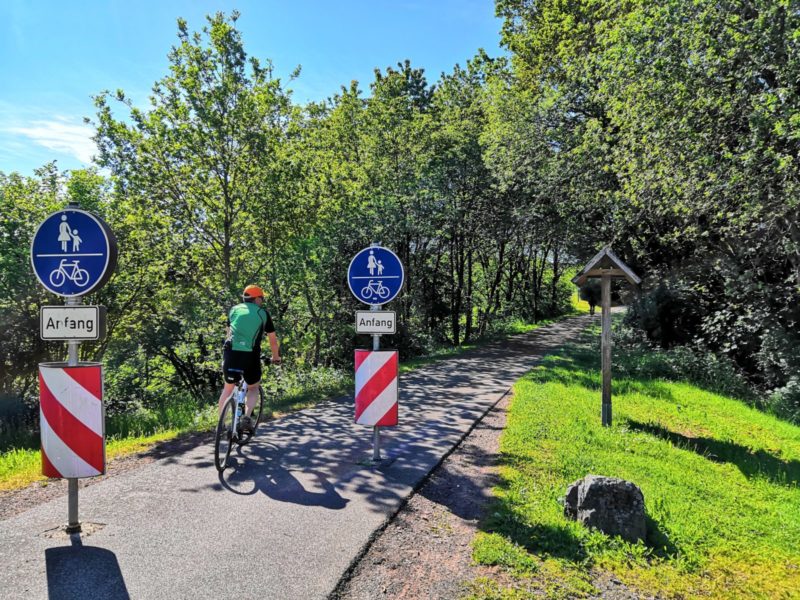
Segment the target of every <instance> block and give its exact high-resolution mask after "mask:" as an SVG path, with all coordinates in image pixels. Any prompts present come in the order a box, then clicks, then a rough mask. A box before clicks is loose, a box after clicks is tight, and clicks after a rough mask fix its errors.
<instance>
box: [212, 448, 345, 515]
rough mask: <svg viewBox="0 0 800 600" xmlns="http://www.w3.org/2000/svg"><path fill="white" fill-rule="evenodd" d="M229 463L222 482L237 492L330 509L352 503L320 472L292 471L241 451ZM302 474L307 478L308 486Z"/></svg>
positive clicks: (220, 477)
mask: <svg viewBox="0 0 800 600" xmlns="http://www.w3.org/2000/svg"><path fill="white" fill-rule="evenodd" d="M240 450H241V449H240ZM230 465H231V466H230V467H229V468H228V469H226V470H225V471H223V472H222V473H220V474H219V482H220V485H221V486H222V487H223V488H224V489H226V490H228V491H229V492H233V493H234V494H239V495H245V496H247V495H251V494H256V493H259V492H260V493H262V494H264V495H265V496H267V497H268V498H271V499H272V500H276V501H278V502H291V503H292V504H299V505H301V506H320V507H322V508H327V509H330V510H341V509H343V508H344V507H346V506H347V503H348V502H350V500H349V499H347V498H344V497H342V496H341V494H339V492H338V491H337V490H336V487H335V486H334V485H333V484H332V483H331V482H330V480H329V479H328V478H327V477H326V476H325V474H324V473H322V472H320V471H316V470H310V469H306V470H304V471H303V472H302V473H300V472H296V473H293V472H292V471H291V470H290V469H287V468H285V467H284V466H282V465H281V464H279V463H277V462H275V461H270V460H253V457H252V456H248V457H247V458H245V457H244V456H243V455H242V453H241V452H239V453H238V455H232V456H231V459H230ZM301 477H302V478H303V479H305V480H306V485H305V486H304V485H303V483H302V482H301V481H300V478H301ZM306 486H307V487H308V488H309V489H307V487H306Z"/></svg>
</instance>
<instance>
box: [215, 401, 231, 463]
mask: <svg viewBox="0 0 800 600" xmlns="http://www.w3.org/2000/svg"><path fill="white" fill-rule="evenodd" d="M235 406H236V398H235V393H234V394H231V397H230V398H228V400H227V401H226V402H225V406H224V407H222V414H220V416H219V422H218V423H217V431H216V435H215V436H214V465H215V466H216V467H217V471H219V472H220V473H222V471H224V470H225V467H227V466H228V458H229V457H230V455H231V448H232V447H233V440H234V431H233V419H234V417H235V416H236V413H235Z"/></svg>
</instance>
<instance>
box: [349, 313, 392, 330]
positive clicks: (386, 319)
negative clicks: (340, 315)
mask: <svg viewBox="0 0 800 600" xmlns="http://www.w3.org/2000/svg"><path fill="white" fill-rule="evenodd" d="M395 325H396V319H395V312H394V311H393V310H357V311H356V333H368V334H372V335H376V334H382V333H394V332H395Z"/></svg>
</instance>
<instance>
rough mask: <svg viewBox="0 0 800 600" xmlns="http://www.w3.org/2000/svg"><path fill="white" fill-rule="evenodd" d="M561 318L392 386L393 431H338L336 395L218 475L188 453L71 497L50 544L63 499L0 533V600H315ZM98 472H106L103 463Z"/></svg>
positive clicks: (572, 330)
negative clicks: (73, 521)
mask: <svg viewBox="0 0 800 600" xmlns="http://www.w3.org/2000/svg"><path fill="white" fill-rule="evenodd" d="M589 322H590V321H589V317H575V318H571V319H567V320H565V321H562V322H559V323H555V324H553V325H549V326H547V327H543V328H541V329H538V330H536V331H534V332H532V333H530V334H525V335H520V336H514V337H513V338H511V339H510V340H506V341H504V342H502V343H501V344H497V345H493V346H490V347H488V348H481V349H478V350H475V351H472V352H470V353H467V354H465V355H461V356H458V357H454V358H451V359H447V360H445V361H441V362H438V363H436V364H432V365H429V366H425V367H422V368H419V369H416V370H414V371H412V372H410V373H408V374H405V375H401V381H400V390H401V391H400V403H401V404H400V423H401V424H400V426H399V427H396V428H391V429H385V430H383V433H382V451H383V452H382V453H383V457H384V459H385V460H384V462H383V463H382V465H380V466H379V467H371V466H369V465H368V464H367V463H366V459H368V458H369V457H370V456H371V428H368V427H364V426H357V425H355V424H353V401H352V398H349V399H341V400H338V401H330V402H324V403H322V404H319V405H317V406H315V407H313V408H310V409H306V410H302V411H299V412H297V413H293V414H290V415H287V416H285V417H283V418H280V419H277V420H275V421H272V422H269V423H267V424H265V425H262V426H261V427H260V428H259V433H258V435H257V436H256V438H255V440H254V441H253V443H252V444H251V445H249V446H246V447H245V448H243V449H242V450H241V452H240V454H239V455H237V454H235V453H234V454H233V455H232V457H234V458H235V460H234V465H233V467H232V468H231V467H229V468H228V469H227V470H226V471H225V473H224V475H223V476H220V475H219V474H218V473H217V471H216V469H215V468H214V465H213V447H212V446H213V445H212V444H211V443H202V444H200V445H199V446H196V447H194V448H190V449H188V450H186V451H184V452H181V453H178V454H176V455H174V456H170V457H168V458H163V459H160V460H158V461H156V462H153V463H151V464H148V465H145V466H143V467H141V468H138V469H134V470H132V471H129V472H125V473H121V474H119V475H118V476H115V477H110V478H109V479H107V480H105V481H102V482H98V483H97V484H96V485H92V486H89V487H87V488H84V489H81V491H80V518H81V520H82V521H83V522H84V524H86V523H94V524H97V525H96V531H94V532H92V533H90V534H88V535H87V534H86V533H84V534H83V535H81V536H72V540H70V539H68V538H66V537H63V536H62V537H60V538H59V537H58V536H55V537H52V535H51V536H48V535H45V532H47V531H49V530H52V529H53V528H57V527H58V525H59V524H63V523H64V521H65V520H66V512H67V502H66V497H61V498H58V499H55V500H52V501H50V502H47V503H45V504H42V505H40V506H37V507H34V508H32V509H30V510H28V511H27V512H24V513H22V514H19V515H17V516H15V517H11V518H9V519H7V520H5V521H0V565H1V567H0V597H2V598H5V599H11V598H24V599H26V600H27V599H31V598H50V599H51V600H53V599H57V598H58V599H61V598H80V599H82V600H92V599H103V600H115V599H121V598H134V599H136V600H147V599H161V598H164V599H167V598H169V599H171V600H172V599H178V598H181V599H182V598H188V599H192V600H200V599H204V598H214V599H215V600H218V599H219V598H238V599H241V600H244V599H248V598H259V599H264V598H281V599H287V600H289V599H294V598H298V599H314V598H320V599H321V598H326V597H327V596H328V595H329V594H330V593H331V592H332V591H333V589H334V588H335V587H336V584H337V582H338V581H339V579H340V578H341V576H342V575H343V574H344V572H345V571H346V570H347V568H348V566H349V565H350V564H351V562H352V561H353V560H354V559H355V558H356V556H358V554H359V552H360V551H361V550H362V549H363V548H364V546H365V544H367V542H368V541H369V539H370V537H371V535H372V534H373V532H374V531H375V530H376V529H377V528H379V527H380V526H381V525H382V524H383V523H384V522H385V521H386V520H387V519H388V518H390V517H391V516H392V515H394V513H395V512H396V511H397V509H398V508H399V507H400V504H401V503H402V501H403V500H404V499H405V498H407V497H408V496H409V495H410V494H411V493H412V491H413V490H414V487H415V486H416V485H417V484H418V483H419V482H420V481H421V480H422V479H423V478H424V477H425V475H427V474H428V473H429V472H430V471H431V470H432V469H433V468H434V467H435V466H436V465H437V464H438V463H439V462H440V461H441V459H442V458H443V457H444V455H445V454H446V453H447V452H449V451H450V450H451V449H452V448H453V447H454V446H455V445H457V444H458V442H459V441H460V440H461V438H462V437H463V436H464V435H465V434H466V433H467V432H468V431H469V429H470V428H471V427H472V425H473V424H474V423H475V422H476V421H477V420H478V419H479V418H480V417H482V416H483V415H484V414H485V413H486V412H487V410H489V408H491V407H492V406H493V405H494V404H495V403H496V402H497V401H498V400H499V399H500V398H501V397H502V396H503V395H504V394H505V393H506V392H507V391H508V390H509V388H510V387H511V385H512V384H513V383H514V381H515V380H517V379H518V378H519V377H521V376H522V375H523V374H524V373H525V372H526V371H527V370H529V369H530V368H531V367H532V366H534V365H535V363H536V362H537V360H538V359H539V358H541V356H542V355H543V354H544V353H546V352H548V351H550V350H552V349H554V348H556V347H557V346H559V345H561V344H562V343H563V342H565V341H566V340H568V339H570V338H572V337H574V336H575V335H576V334H577V333H578V332H579V331H580V330H581V329H582V328H583V327H585V326H586V325H587V324H588V323H589ZM111 470H112V471H113V465H112V466H111Z"/></svg>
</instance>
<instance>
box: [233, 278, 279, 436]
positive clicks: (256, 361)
mask: <svg viewBox="0 0 800 600" xmlns="http://www.w3.org/2000/svg"><path fill="white" fill-rule="evenodd" d="M263 305H264V292H263V290H262V289H261V288H260V287H258V286H257V285H248V286H247V287H246V288H244V292H243V293H242V303H241V304H237V305H236V306H234V307H233V308H232V309H231V310H230V313H228V328H227V336H226V339H225V344H224V345H223V347H222V374H223V377H224V378H225V385H224V386H223V387H222V395H220V397H219V410H220V413H221V412H222V408H223V407H224V406H225V401H226V400H227V399H228V398H229V397H230V395H231V392H233V388H234V386H235V385H236V384H237V383H238V382H239V378H240V377H241V376H244V380H245V382H246V383H247V401H246V403H245V414H244V415H243V417H242V420H241V426H242V430H243V431H247V432H249V433H252V432H253V423H252V420H251V419H250V415H251V414H252V412H253V408H254V407H255V405H256V402H257V401H258V386H259V382H260V381H261V338H262V337H263V335H264V333H266V334H267V339H268V340H269V346H270V350H271V351H272V363H273V364H276V365H279V364H280V363H281V357H280V353H279V352H278V349H279V347H278V337H277V335H276V334H275V326H274V325H273V324H272V317H270V315H269V313H268V312H267V311H266V309H265V308H264V306H263ZM232 370H233V371H232Z"/></svg>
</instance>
